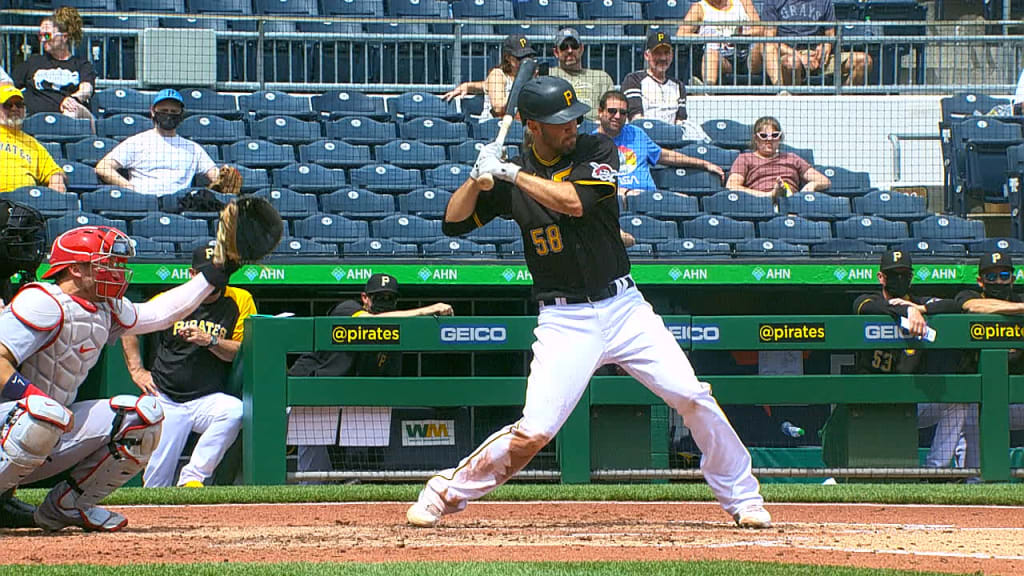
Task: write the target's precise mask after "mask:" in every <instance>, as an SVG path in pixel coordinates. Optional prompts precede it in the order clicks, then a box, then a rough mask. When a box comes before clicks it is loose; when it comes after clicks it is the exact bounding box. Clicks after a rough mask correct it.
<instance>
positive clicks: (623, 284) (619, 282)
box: [540, 276, 636, 306]
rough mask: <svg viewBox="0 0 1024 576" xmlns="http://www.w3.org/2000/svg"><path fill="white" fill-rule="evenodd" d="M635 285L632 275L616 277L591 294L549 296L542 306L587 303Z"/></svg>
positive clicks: (541, 302) (614, 294)
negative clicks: (561, 296)
mask: <svg viewBox="0 0 1024 576" xmlns="http://www.w3.org/2000/svg"><path fill="white" fill-rule="evenodd" d="M633 286H636V282H633V277H632V276H623V277H622V278H616V279H615V280H612V281H611V282H609V283H608V285H607V286H605V287H604V288H602V289H601V290H598V291H597V292H595V293H594V294H591V295H589V296H567V297H565V298H548V299H547V300H541V301H540V305H541V306H562V305H565V304H585V303H587V302H600V301H601V300H605V299H607V298H611V297H612V296H618V295H619V294H621V293H623V292H625V291H626V290H629V289H630V288H632V287H633Z"/></svg>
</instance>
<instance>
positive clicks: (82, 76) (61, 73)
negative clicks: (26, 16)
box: [14, 6, 96, 121]
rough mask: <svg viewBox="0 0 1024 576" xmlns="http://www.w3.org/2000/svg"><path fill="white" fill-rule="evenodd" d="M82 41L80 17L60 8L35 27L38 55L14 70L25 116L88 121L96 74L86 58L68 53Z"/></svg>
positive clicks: (65, 7)
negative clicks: (55, 115)
mask: <svg viewBox="0 0 1024 576" xmlns="http://www.w3.org/2000/svg"><path fill="white" fill-rule="evenodd" d="M81 41H82V17H81V16H79V15H78V11H77V10H75V9H74V8H72V7H70V6H62V7H60V8H58V9H57V11H56V12H54V13H53V15H52V16H47V17H46V18H43V21H42V22H41V23H40V24H39V43H40V47H41V49H42V53H41V54H35V55H33V56H30V57H29V59H28V60H26V61H25V62H23V63H22V64H21V65H19V66H18V67H17V68H15V70H14V83H15V84H16V85H17V86H18V87H19V88H22V89H24V90H25V104H26V105H27V106H28V112H29V114H38V113H40V112H54V113H56V112H60V113H62V114H64V115H65V116H71V117H74V118H85V119H88V120H90V121H92V119H93V116H92V112H90V111H89V100H90V99H92V92H93V87H94V86H95V84H96V73H95V72H94V71H93V69H92V64H91V63H90V62H89V59H88V58H86V57H84V56H80V55H75V54H72V53H71V50H72V48H73V47H74V46H77V45H78V44H79V43H80V42H81Z"/></svg>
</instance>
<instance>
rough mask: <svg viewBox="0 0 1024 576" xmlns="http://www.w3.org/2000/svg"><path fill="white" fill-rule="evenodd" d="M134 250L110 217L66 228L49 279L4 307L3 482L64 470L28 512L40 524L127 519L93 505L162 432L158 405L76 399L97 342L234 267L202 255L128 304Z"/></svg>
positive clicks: (103, 524)
mask: <svg viewBox="0 0 1024 576" xmlns="http://www.w3.org/2000/svg"><path fill="white" fill-rule="evenodd" d="M133 255H134V249H133V248H132V245H131V241H130V239H129V238H128V236H126V235H125V234H124V233H123V232H121V231H119V230H117V229H115V228H109V227H106V226H82V227H79V228H75V229H72V230H69V231H67V232H65V233H63V234H61V235H60V236H58V237H57V239H56V240H55V241H54V243H53V247H52V249H51V252H50V260H49V261H50V269H49V270H48V271H47V272H46V274H44V275H43V277H44V278H50V279H52V280H53V282H54V283H53V284H29V285H27V286H25V287H24V288H22V289H21V291H20V292H18V294H17V295H16V296H15V297H14V299H13V300H12V301H11V303H10V305H9V306H8V307H7V308H5V309H4V310H3V312H0V382H2V383H3V385H2V388H0V396H2V399H0V414H3V415H5V419H4V421H3V429H2V431H0V492H3V491H6V490H8V489H10V488H13V487H15V486H18V485H20V484H25V483H30V482H35V481H37V480H41V479H44V478H49V477H51V476H54V475H56V474H58V473H61V472H63V471H65V470H67V469H70V476H69V478H68V479H67V480H64V481H61V482H60V483H58V484H57V485H56V486H55V487H54V488H53V489H52V490H50V492H49V493H48V494H47V495H46V498H45V499H44V500H43V503H42V504H41V505H40V506H39V508H38V509H37V510H36V511H35V522H36V524H37V525H38V526H39V527H40V528H43V529H44V530H47V531H52V530H60V529H62V528H64V527H67V526H78V527H81V528H82V529H84V530H86V531H104V532H112V531H115V530H120V529H121V528H124V526H125V525H127V523H128V521H127V519H125V517H124V516H122V515H121V514H118V513H116V512H112V511H109V510H105V509H103V508H100V507H99V506H97V505H96V504H97V503H98V502H100V501H101V500H102V499H103V498H105V497H106V496H107V495H109V494H110V493H111V492H113V491H114V490H115V489H117V488H118V487H119V486H121V485H123V484H124V483H125V482H127V481H128V480H130V479H131V478H132V477H133V476H135V474H137V473H138V472H139V471H141V470H142V469H143V468H144V467H145V466H146V463H147V461H148V460H149V457H150V455H151V454H152V453H153V450H154V448H155V447H156V445H157V444H158V443H159V441H160V430H161V421H162V420H163V412H162V410H161V408H160V404H159V403H158V402H157V400H156V399H155V398H153V397H151V396H143V397H137V396H130V395H120V396H115V397H113V398H110V399H108V400H91V401H85V402H75V395H76V394H77V392H78V387H79V386H80V385H81V384H82V382H83V381H84V380H85V377H86V375H87V374H88V372H89V369H90V368H92V367H93V365H95V364H96V362H97V360H99V357H100V352H101V351H102V348H103V346H104V345H105V344H107V343H108V342H113V341H115V340H116V339H117V338H119V337H121V335H122V334H145V333H148V332H154V331H157V330H162V329H164V328H167V327H168V326H170V325H171V324H172V323H173V322H174V321H175V320H177V319H180V318H182V317H184V316H187V315H188V314H190V313H191V312H192V311H193V310H195V308H196V307H197V306H198V305H199V304H200V303H201V302H202V301H203V299H204V298H206V297H207V296H209V295H210V294H211V293H212V292H213V291H214V290H215V289H218V288H220V287H223V286H225V285H226V284H227V278H228V276H229V275H230V271H231V270H232V269H234V268H235V266H234V265H230V266H225V267H215V266H213V265H209V266H206V267H205V268H204V269H203V270H201V272H202V274H201V275H197V276H196V277H195V278H193V279H192V280H190V281H188V282H186V283H185V284H183V285H181V286H178V287H176V288H173V289H171V290H169V291H167V292H166V293H165V294H164V296H163V297H161V298H159V299H157V300H156V301H154V302H148V303H145V304H134V303H132V302H131V301H130V300H128V299H127V298H125V297H124V294H125V291H126V290H127V288H128V283H129V281H130V278H131V272H130V271H129V270H127V268H126V262H127V260H128V259H129V258H130V257H132V256H133Z"/></svg>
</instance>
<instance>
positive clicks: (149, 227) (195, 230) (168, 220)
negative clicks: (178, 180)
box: [130, 214, 210, 242]
mask: <svg viewBox="0 0 1024 576" xmlns="http://www.w3.org/2000/svg"><path fill="white" fill-rule="evenodd" d="M130 226H131V234H132V236H145V237H146V238H151V239H153V240H156V241H158V242H187V241H188V240H189V239H191V238H197V237H203V236H208V235H209V234H210V225H209V223H208V222H207V221H206V220H199V219H192V218H186V217H185V216H180V215H178V214H150V215H149V216H146V217H145V218H142V219H141V220H133V221H132V222H130Z"/></svg>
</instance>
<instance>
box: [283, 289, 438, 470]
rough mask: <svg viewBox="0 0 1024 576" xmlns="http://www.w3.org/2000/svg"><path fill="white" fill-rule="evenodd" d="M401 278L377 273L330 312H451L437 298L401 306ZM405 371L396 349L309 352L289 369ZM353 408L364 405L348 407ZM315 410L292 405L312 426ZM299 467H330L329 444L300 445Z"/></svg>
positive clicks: (307, 372)
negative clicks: (354, 296)
mask: <svg viewBox="0 0 1024 576" xmlns="http://www.w3.org/2000/svg"><path fill="white" fill-rule="evenodd" d="M397 303H398V280H397V279H396V278H395V277H394V276H392V275H390V274H374V275H373V276H370V279H369V280H367V281H366V286H365V287H364V288H363V292H362V294H360V295H359V300H358V301H357V300H345V301H343V302H340V303H338V304H336V305H335V306H334V307H333V308H331V311H330V312H328V313H327V315H328V316H338V317H348V316H351V317H353V318H374V317H380V318H409V317H413V316H451V315H452V314H454V311H453V310H452V307H451V305H450V304H445V303H444V302H437V303H435V304H431V305H429V306H422V307H420V308H412V309H410V310H397V309H396V305H397ZM401 373H402V354H401V352H399V353H393V352H307V353H305V354H303V355H302V356H300V357H299V358H298V359H297V360H296V361H295V364H293V365H292V367H291V368H290V369H289V370H288V375H289V376H399V375H401ZM345 410H349V411H357V410H361V408H345ZM313 413H314V411H307V410H306V409H304V408H302V407H294V408H292V409H291V418H293V419H297V420H298V423H299V425H298V426H296V425H295V424H294V423H293V427H298V428H300V429H301V428H309V427H311V426H315V423H314V422H313V421H312V420H314V418H313ZM298 452H299V454H298V471H299V472H310V471H319V470H330V469H331V460H330V457H329V455H328V453H327V447H326V446H308V445H299V449H298Z"/></svg>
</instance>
